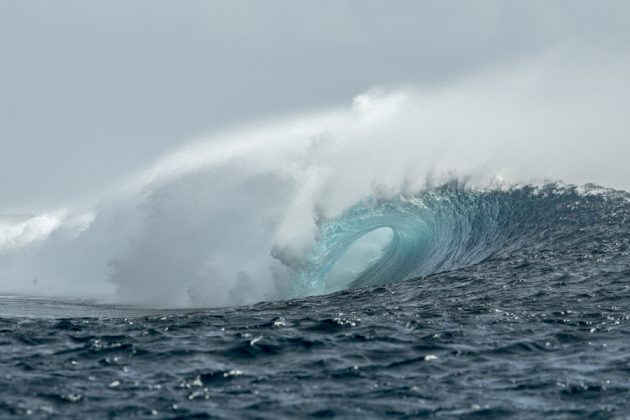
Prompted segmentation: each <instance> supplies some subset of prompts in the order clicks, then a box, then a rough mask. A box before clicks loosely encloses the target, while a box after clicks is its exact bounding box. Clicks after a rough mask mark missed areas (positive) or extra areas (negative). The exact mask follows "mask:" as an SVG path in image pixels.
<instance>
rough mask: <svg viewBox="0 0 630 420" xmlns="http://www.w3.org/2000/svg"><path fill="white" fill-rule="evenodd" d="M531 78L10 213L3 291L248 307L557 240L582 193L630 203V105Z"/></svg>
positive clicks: (170, 165) (373, 106)
mask: <svg viewBox="0 0 630 420" xmlns="http://www.w3.org/2000/svg"><path fill="white" fill-rule="evenodd" d="M532 68H534V69H536V66H533V67H532ZM532 68H530V70H529V73H527V74H525V75H524V74H523V72H524V71H525V70H522V69H521V70H519V71H518V72H516V73H506V74H500V75H495V77H483V78H478V79H475V80H468V81H461V82H460V83H459V84H458V85H457V86H451V87H448V86H447V87H441V88H437V89H433V90H417V89H416V90H413V89H408V90H399V91H394V92H383V91H372V92H369V93H366V94H364V95H360V96H358V97H357V98H355V100H354V102H353V105H352V107H349V108H347V109H334V110H330V111H325V112H320V113H313V114H310V115H302V116H294V117H291V118H287V119H284V120H273V121H265V122H262V123H259V124H253V125H250V126H248V127H245V128H240V129H238V130H234V131H227V132H222V133H217V134H216V135H215V136H213V137H212V138H210V139H207V140H203V141H198V142H195V143H193V144H191V145H189V146H188V147H186V148H183V149H181V150H179V151H176V152H174V153H172V154H170V155H168V156H167V157H165V158H164V159H163V160H161V161H159V162H157V163H156V164H155V165H153V166H152V167H150V168H148V169H147V170H145V171H143V172H140V173H139V174H137V175H136V176H134V177H131V178H129V179H127V180H126V181H125V182H123V183H121V184H120V185H117V186H115V187H113V188H111V189H110V190H109V191H106V192H104V193H102V194H98V198H97V199H92V200H83V201H77V202H76V203H75V204H74V205H72V206H69V207H67V208H64V209H58V210H55V211H49V212H37V214H33V215H24V214H19V215H5V216H2V217H1V218H0V292H2V293H22V294H38V295H42V294H43V295H55V296H85V297H92V298H97V299H99V300H100V301H107V302H116V303H129V304H136V305H145V306H158V307H172V306H223V305H239V304H247V303H253V302H257V301H262V300H269V299H283V298H291V297H297V296H305V295H313V294H321V293H328V292H333V291H337V290H343V289H346V288H353V287H362V286H369V285H376V284H383V283H389V282H396V281H400V280H404V279H410V278H416V277H423V276H427V275H430V274H432V273H436V272H440V271H449V270H456V269H458V268H461V267H469V266H472V265H475V264H478V263H480V262H482V261H484V260H486V259H488V258H493V257H496V256H497V255H503V254H505V253H509V252H510V251H511V250H514V249H516V248H515V247H532V246H536V243H538V242H541V241H544V240H559V239H558V238H553V237H551V239H548V238H547V236H545V233H544V232H548V231H549V229H550V227H549V224H548V222H549V221H550V220H560V218H562V217H563V212H564V211H567V210H566V209H567V208H569V207H570V206H571V205H572V203H574V202H576V201H580V198H579V197H581V196H583V195H584V194H586V196H589V197H591V196H593V194H594V193H593V191H600V190H598V189H597V188H595V187H581V188H578V187H572V186H571V185H582V184H585V183H588V182H595V183H598V184H602V185H607V186H610V187H616V188H622V189H623V188H627V185H626V182H627V177H626V170H625V169H624V168H625V166H624V162H623V160H624V158H623V156H627V155H628V152H629V151H630V150H629V148H630V142H628V141H627V139H628V138H629V136H628V134H629V130H628V125H627V123H626V121H625V118H626V116H625V111H624V110H625V109H628V106H627V105H628V104H627V101H628V98H629V97H630V95H628V87H627V86H619V85H614V86H613V85H612V84H607V83H606V80H604V79H602V80H601V81H600V83H598V85H597V86H596V88H594V89H589V90H584V91H583V92H582V96H583V97H578V99H584V100H576V95H577V93H576V92H575V90H574V87H575V86H586V85H588V84H587V83H585V82H586V81H588V80H590V79H589V77H591V76H592V75H591V74H590V73H588V74H586V73H584V74H580V73H579V72H573V73H571V75H570V76H567V73H562V72H560V73H558V74H555V73H553V72H551V75H550V74H549V72H542V73H541V72H540V71H534V70H532ZM554 74H555V75H554ZM559 74H561V76H559ZM567 78H572V79H571V80H569V81H567ZM560 79H561V80H562V81H563V83H554V81H557V80H560ZM611 80H612V79H611ZM615 80H620V79H619V78H617V79H615ZM558 181H564V182H566V184H561V183H558ZM601 191H603V192H601ZM601 191H600V193H598V194H599V195H597V194H596V195H597V196H598V197H600V198H599V199H600V200H607V199H610V197H612V196H613V195H614V196H615V197H617V195H615V194H621V193H617V192H614V191H612V190H601ZM541 197H545V198H544V199H541ZM606 197H608V198H606ZM617 200H621V201H620V203H622V204H623V203H625V202H626V201H624V200H626V199H625V198H617ZM622 204H619V205H618V206H617V207H619V206H622ZM542 226H547V228H546V229H547V231H544V230H542V229H543V228H542ZM577 228H578V226H576V229H577ZM536 241H538V242H536Z"/></svg>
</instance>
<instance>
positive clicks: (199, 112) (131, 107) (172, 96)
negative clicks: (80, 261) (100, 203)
mask: <svg viewBox="0 0 630 420" xmlns="http://www.w3.org/2000/svg"><path fill="white" fill-rule="evenodd" d="M629 17H630V4H629V3H628V2H626V1H608V2H606V6H605V7H604V6H602V4H601V3H595V2H589V1H476V2H470V1H432V2H430V1H380V2H377V1H358V0H357V1H317V2H313V1H311V2H306V1H295V0H291V1H288V0H287V1H274V2H256V1H248V2H246V1H229V2H228V1H224V2H219V1H182V2H172V1H161V0H150V1H149V0H145V1H131V2H130V1H94V2H85V1H68V0H58V1H55V2H46V1H29V0H26V1H15V2H9V1H6V2H2V3H0V57H2V58H1V60H2V61H1V65H0V115H1V116H0V197H1V198H0V210H5V209H10V208H19V207H28V206H32V205H47V204H62V203H63V202H64V201H65V200H69V199H71V198H73V197H75V196H77V195H81V194H87V193H89V192H90V191H94V190H95V189H100V188H102V187H104V186H105V185H107V184H109V183H112V182H115V181H117V180H119V179H120V178H121V177H123V176H125V175H126V174H129V173H131V172H133V171H135V170H137V169H138V167H139V166H140V165H143V164H145V163H146V162H149V161H151V160H153V159H154V158H155V157H157V156H159V155H161V154H163V153H165V152H166V151H167V150H169V149H172V148H174V147H176V146H177V145H178V144H181V143H182V142H186V141H188V140H189V139H190V138H191V137H192V136H195V135H198V134H200V133H204V132H208V131H212V130H215V129H218V128H221V127H224V126H228V125H232V124H237V123H239V122H242V121H246V120H251V119H260V118H263V117H265V116H268V115H276V114H282V113H287V112H297V111H302V110H308V109H312V108H320V107H324V106H329V105H333V104H335V105H336V104H339V103H348V102H349V99H350V98H351V97H352V96H354V95H356V94H358V93H360V92H362V91H365V90H367V89H369V88H371V87H373V86H377V85H397V84H418V85H435V84H440V83H445V82H448V81H449V80H452V79H454V78H458V77H461V76H464V75H467V74H469V73H471V72H479V71H482V70H483V69H485V68H488V67H493V66H497V65H510V63H518V60H520V59H522V58H523V57H527V56H529V55H532V54H536V53H539V52H542V51H545V50H547V49H549V48H553V47H555V46H557V45H563V44H570V45H572V46H573V47H574V48H577V49H578V50H579V49H583V51H584V54H583V59H584V61H585V62H587V61H592V60H597V54H611V55H627V54H628V50H627V45H630V44H629V41H630V29H628V25H627V22H628V21H629V20H628V18H629ZM594 52H597V54H596V53H594ZM576 65H579V63H576Z"/></svg>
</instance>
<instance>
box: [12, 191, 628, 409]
mask: <svg viewBox="0 0 630 420" xmlns="http://www.w3.org/2000/svg"><path fill="white" fill-rule="evenodd" d="M445 197H448V199H447V198H445ZM423 200H424V201H422V203H421V204H422V205H421V206H420V204H418V203H415V204H414V206H415V207H414V208H419V207H418V206H420V207H422V208H423V209H424V210H423V211H429V210H430V211H431V214H433V215H434V216H435V215H437V216H435V217H434V220H433V222H432V223H433V224H429V225H428V226H429V230H431V231H432V232H433V236H432V238H433V239H431V240H430V241H428V242H427V241H424V242H422V243H423V245H422V247H423V249H422V252H420V251H418V253H419V255H418V258H422V259H423V261H424V263H425V264H427V265H428V266H430V267H431V270H430V271H431V272H427V273H424V274H423V275H421V276H417V277H414V278H411V279H405V280H402V281H393V280H396V278H397V277H396V275H395V273H392V278H391V279H389V278H387V274H386V273H387V271H386V270H387V269H390V268H391V266H389V265H387V264H386V263H387V261H383V258H385V259H389V260H391V259H392V258H394V259H397V261H402V262H403V263H404V264H402V263H401V264H402V265H400V267H406V265H405V264H407V263H406V262H408V261H409V258H411V257H410V255H412V256H413V253H412V252H410V249H409V246H411V245H413V244H414V242H413V241H411V242H410V240H408V238H407V239H405V234H406V232H413V229H410V228H408V229H406V230H405V229H402V228H398V227H397V226H398V225H396V223H394V222H392V223H389V222H387V223H384V224H382V223H381V224H377V225H379V226H381V225H382V226H393V227H392V229H393V230H394V232H395V233H400V236H401V238H398V239H396V240H395V241H394V248H390V250H389V251H387V252H385V253H384V254H383V257H382V258H381V260H379V262H378V263H376V265H373V266H372V267H371V268H369V269H368V271H370V270H371V271H370V272H371V274H370V275H369V276H362V277H360V279H361V281H360V282H359V283H357V282H356V281H355V282H354V283H351V284H349V285H347V288H345V289H343V290H339V291H336V292H334V293H328V294H324V295H316V296H306V297H300V298H293V299H286V300H277V301H272V302H266V303H259V304H255V305H252V306H240V307H229V308H212V309H207V308H200V309H146V308H144V309H143V308H134V307H125V306H112V305H103V304H98V303H96V302H93V301H90V300H80V299H62V298H60V299H52V298H45V297H27V296H14V295H5V296H1V297H0V418H24V417H27V416H29V417H30V418H115V417H130V418H173V419H175V418H182V419H184V418H200V419H202V418H230V419H231V418H261V419H278V418H298V417H299V418H310V417H312V418H364V419H365V418H386V417H391V418H412V417H413V418H415V417H444V418H480V417H483V418H501V419H503V418H531V419H540V418H552V419H553V418H557V419H565V418H627V417H628V413H630V398H629V396H630V255H629V253H630V195H628V194H627V193H625V192H622V191H615V190H609V189H603V188H599V187H595V186H587V187H579V188H578V187H572V186H564V187H560V186H558V185H549V186H546V187H543V188H530V187H524V188H517V189H513V190H510V191H491V192H478V193H474V194H473V193H471V192H465V191H464V192H461V191H460V192H458V191H452V190H443V191H441V192H439V194H437V196H434V197H428V198H426V197H425V199H423ZM447 201H448V203H450V204H448V205H446V204H444V203H445V202H447ZM405 206H407V207H408V204H405V205H404V206H402V207H401V204H400V203H398V204H396V205H395V207H396V209H401V208H403V209H404V208H407V207H405ZM441 206H442V207H441ZM443 206H446V207H443ZM383 208H384V207H383ZM427 209H428V210H427ZM390 210H391V209H390ZM447 210H448V211H447ZM377 213H378V214H379V217H381V216H382V215H383V214H386V215H387V214H389V216H391V215H392V214H394V215H395V216H396V215H400V214H402V213H401V212H399V211H398V210H396V211H395V212H393V213H392V211H389V213H388V211H385V210H383V211H380V212H377ZM440 214H446V215H447V216H448V217H447V219H448V229H446V230H445V228H444V226H446V225H445V222H440V221H439V220H437V219H436V217H437V218H439V217H438V216H439V215H440ZM355 216H356V217H359V218H360V219H361V220H365V218H362V217H363V216H361V215H360V214H359V216H357V215H356V214H354V213H353V215H351V216H348V218H346V222H347V223H346V224H345V225H344V224H343V223H342V224H341V226H342V227H343V226H354V225H353V224H352V223H353V222H352V221H353V220H357V219H356V217H355ZM389 216H387V217H389ZM396 217H398V216H396ZM414 217H415V216H414ZM378 220H381V219H378ZM388 220H390V221H391V220H393V219H391V218H390V219H388ZM396 220H398V219H396ZM414 220H415V219H413V218H412V219H408V221H407V224H413V223H414ZM425 220H426V219H425ZM464 222H465V223H464ZM379 223H380V222H379ZM388 223H389V224H388ZM377 227H378V226H376V225H373V226H372V227H371V228H370V229H376V228H377ZM425 228H426V226H425V227H424V228H423V229H425ZM323 229H324V231H325V229H326V228H325V227H324V228H323ZM436 235H437V236H436ZM324 237H326V235H324ZM441 237H447V239H448V240H444V241H440V240H439V239H440V238H441ZM328 238H329V239H330V236H328ZM436 238H437V239H436ZM396 241H397V242H396ZM410 244H411V245H410ZM414 246H415V245H414ZM427 246H428V247H430V249H429V250H427V249H426V247H427ZM436 247H439V252H437V251H435V249H437V248H436ZM432 249H433V251H432ZM420 253H421V254H422V255H420ZM375 267H376V268H375ZM375 273H376V274H378V276H376V277H375V275H376V274H375ZM379 279H380V280H379ZM392 279H393V280H392ZM390 280H392V281H390ZM324 281H325V279H324ZM378 283H380V284H378ZM337 288H339V287H338V286H337Z"/></svg>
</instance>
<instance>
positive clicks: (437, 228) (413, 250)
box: [295, 183, 630, 295]
mask: <svg viewBox="0 0 630 420" xmlns="http://www.w3.org/2000/svg"><path fill="white" fill-rule="evenodd" d="M628 222H630V195H629V194H627V193H624V192H619V191H614V190H606V189H602V188H599V187H596V186H584V187H576V186H563V185H558V184H547V185H543V186H538V187H533V186H525V187H519V188H513V189H509V190H505V191H502V190H491V191H467V190H465V189H462V188H460V187H459V186H458V185H456V184H454V183H451V184H448V185H445V186H442V187H440V188H436V189H433V190H431V191H429V192H426V193H424V194H422V195H421V196H417V197H411V198H399V199H397V200H395V201H387V202H383V203H373V204H369V205H360V206H355V207H353V208H352V209H351V210H349V211H348V212H347V213H345V214H344V215H343V216H342V217H340V218H338V219H335V220H330V221H324V222H322V223H321V224H320V227H321V238H320V240H319V241H318V243H317V246H316V247H315V249H314V250H313V251H312V254H311V255H310V256H309V258H308V260H307V262H306V263H305V264H304V265H301V266H298V267H296V271H297V272H298V273H299V281H298V282H297V283H296V285H295V294H296V295H303V294H313V293H329V292H332V291H336V290H342V289H346V288H355V287H364V286H374V285H382V284H387V283H393V282H397V281H401V280H405V279H410V278H420V277H426V276H429V275H432V274H435V273H440V272H450V271H455V270H458V269H461V268H467V267H471V266H474V265H476V264H479V263H482V262H484V261H486V260H492V259H510V260H512V261H523V260H524V259H527V258H536V257H537V254H540V253H541V252H543V250H545V251H544V252H547V253H550V252H555V253H557V252H560V253H561V254H562V255H564V257H565V258H574V259H575V260H574V261H571V262H569V263H567V264H561V265H560V267H561V268H562V269H563V270H567V271H571V270H575V268H576V264H575V261H579V260H583V259H585V258H593V256H594V255H604V254H607V253H608V252H609V251H611V250H616V251H617V253H618V254H619V255H623V252H624V250H627V249H628V236H627V235H628V234H629V233H630V230H629V229H628V228H629V223H628ZM382 228H389V229H391V232H393V238H391V240H390V241H389V242H387V243H386V244H385V245H384V247H383V249H382V252H381V253H380V254H379V256H378V258H376V259H374V260H373V261H371V263H370V265H369V266H368V267H364V268H363V269H362V270H361V271H358V272H355V273H353V275H352V276H350V281H347V279H344V278H341V280H342V281H341V282H340V281H339V280H340V279H339V276H330V273H331V271H332V269H333V267H334V265H335V264H336V263H337V261H339V260H340V259H341V258H343V255H344V253H346V252H348V250H349V248H351V246H352V244H354V243H355V242H356V241H360V240H361V237H363V236H364V235H366V234H369V232H372V231H374V230H378V229H382ZM622 244H623V245H622ZM619 246H621V248H618V247H619ZM604 248H610V249H604ZM368 250H369V248H368ZM366 254H367V252H366ZM619 255H617V256H619ZM627 259H628V258H626V260H627ZM363 260H367V261H369V258H367V257H366V256H364V257H363ZM331 277H332V278H331ZM343 280H346V281H345V282H343Z"/></svg>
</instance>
